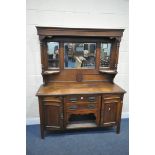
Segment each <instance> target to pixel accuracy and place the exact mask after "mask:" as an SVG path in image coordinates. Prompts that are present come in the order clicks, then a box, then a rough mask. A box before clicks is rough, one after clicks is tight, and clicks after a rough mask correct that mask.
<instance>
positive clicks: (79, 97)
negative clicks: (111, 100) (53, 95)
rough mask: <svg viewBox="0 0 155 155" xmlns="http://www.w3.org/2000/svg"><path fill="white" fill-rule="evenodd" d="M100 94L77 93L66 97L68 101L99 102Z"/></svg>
mask: <svg viewBox="0 0 155 155" xmlns="http://www.w3.org/2000/svg"><path fill="white" fill-rule="evenodd" d="M98 100H99V96H95V95H89V96H88V95H87V96H86V95H75V96H67V97H65V102H66V103H77V102H98Z"/></svg>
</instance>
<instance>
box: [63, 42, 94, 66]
mask: <svg viewBox="0 0 155 155" xmlns="http://www.w3.org/2000/svg"><path fill="white" fill-rule="evenodd" d="M95 62H96V43H64V66H65V68H66V69H76V68H81V69H82V68H83V69H84V68H86V69H87V68H88V69H94V68H95Z"/></svg>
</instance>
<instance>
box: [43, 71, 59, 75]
mask: <svg viewBox="0 0 155 155" xmlns="http://www.w3.org/2000/svg"><path fill="white" fill-rule="evenodd" d="M58 73H60V71H44V72H43V75H51V74H58Z"/></svg>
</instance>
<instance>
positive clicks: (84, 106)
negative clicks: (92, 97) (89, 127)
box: [66, 103, 97, 111]
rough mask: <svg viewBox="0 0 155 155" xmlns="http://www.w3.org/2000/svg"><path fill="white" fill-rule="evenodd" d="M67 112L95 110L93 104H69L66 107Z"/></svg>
mask: <svg viewBox="0 0 155 155" xmlns="http://www.w3.org/2000/svg"><path fill="white" fill-rule="evenodd" d="M66 108H67V111H74V110H94V109H96V108H97V106H96V104H95V103H84V104H83V103H74V104H73V103H69V104H67V105H66Z"/></svg>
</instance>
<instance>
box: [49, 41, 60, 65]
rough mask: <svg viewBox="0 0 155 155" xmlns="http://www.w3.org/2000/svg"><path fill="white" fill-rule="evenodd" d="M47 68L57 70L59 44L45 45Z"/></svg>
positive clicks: (50, 43)
mask: <svg viewBox="0 0 155 155" xmlns="http://www.w3.org/2000/svg"><path fill="white" fill-rule="evenodd" d="M47 55H48V68H59V43H58V42H48V43H47Z"/></svg>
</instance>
